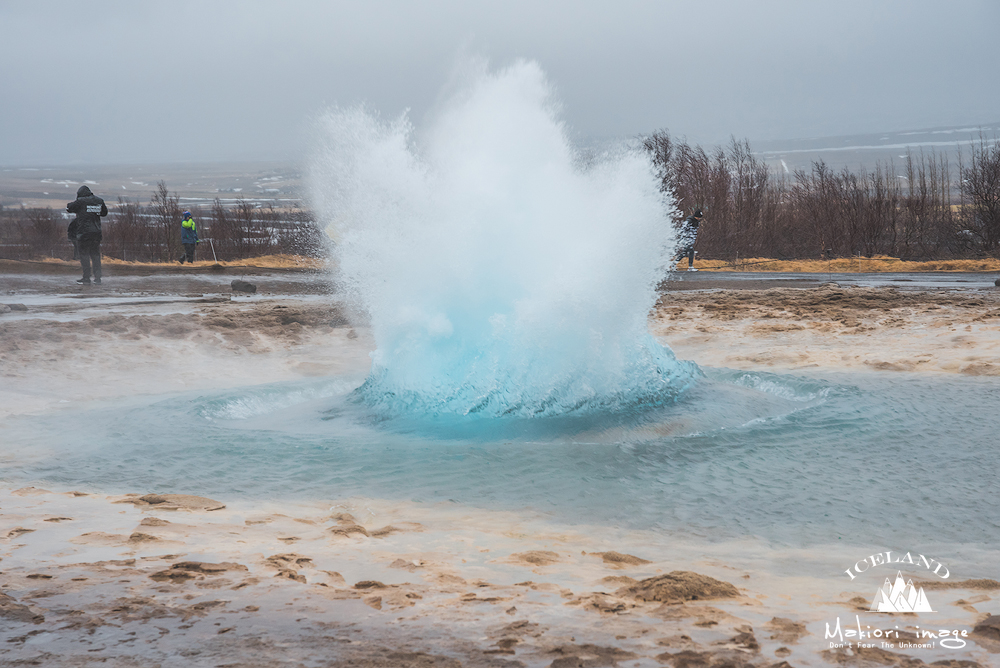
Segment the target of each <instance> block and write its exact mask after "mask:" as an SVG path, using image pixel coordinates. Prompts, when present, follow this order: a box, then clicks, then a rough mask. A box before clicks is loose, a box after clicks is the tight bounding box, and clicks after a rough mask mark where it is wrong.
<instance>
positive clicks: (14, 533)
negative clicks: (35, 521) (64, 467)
mask: <svg viewBox="0 0 1000 668" xmlns="http://www.w3.org/2000/svg"><path fill="white" fill-rule="evenodd" d="M33 531H34V529H25V528H24V527H14V528H13V529H9V530H7V531H5V532H3V533H0V538H4V539H7V540H10V539H11V538H17V537H18V536H20V535H21V534H25V533H31V532H33Z"/></svg>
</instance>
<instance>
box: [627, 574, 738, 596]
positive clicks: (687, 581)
mask: <svg viewBox="0 0 1000 668" xmlns="http://www.w3.org/2000/svg"><path fill="white" fill-rule="evenodd" d="M616 593H617V594H618V595H619V596H629V597H632V598H635V599H636V600H639V601H647V602H648V601H660V602H662V603H679V602H682V601H705V600H710V599H715V598H735V597H737V596H739V595H740V592H739V590H738V589H737V588H736V587H734V586H733V585H731V584H729V583H728V582H723V581H722V580H716V579H715V578H712V577H709V576H707V575H700V574H698V573H694V572H691V571H673V572H671V573H667V574H666V575H657V576H655V577H651V578H646V579H645V580H640V581H639V582H638V583H637V584H635V585H632V586H631V587H622V588H621V589H619V590H618V591H617V592H616Z"/></svg>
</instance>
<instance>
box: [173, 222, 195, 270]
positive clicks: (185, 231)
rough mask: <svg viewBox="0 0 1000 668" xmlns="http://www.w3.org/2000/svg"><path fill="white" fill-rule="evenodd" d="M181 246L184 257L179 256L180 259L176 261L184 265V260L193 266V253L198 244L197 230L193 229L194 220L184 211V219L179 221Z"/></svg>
mask: <svg viewBox="0 0 1000 668" xmlns="http://www.w3.org/2000/svg"><path fill="white" fill-rule="evenodd" d="M181 244H183V245H184V255H181V259H179V260H177V261H178V262H180V263H181V264H184V260H187V261H188V262H190V263H191V264H194V251H195V248H196V247H197V244H198V230H197V228H196V227H195V224H194V218H192V217H191V212H190V211H185V212H184V218H183V219H181Z"/></svg>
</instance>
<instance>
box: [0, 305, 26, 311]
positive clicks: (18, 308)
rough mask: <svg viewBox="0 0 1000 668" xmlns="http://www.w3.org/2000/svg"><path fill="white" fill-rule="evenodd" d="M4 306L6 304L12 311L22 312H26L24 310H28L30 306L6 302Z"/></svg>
mask: <svg viewBox="0 0 1000 668" xmlns="http://www.w3.org/2000/svg"><path fill="white" fill-rule="evenodd" d="M4 306H6V307H7V308H8V309H10V310H11V311H21V312H24V311H27V310H28V307H27V306H25V305H24V304H4Z"/></svg>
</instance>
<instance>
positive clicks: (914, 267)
mask: <svg viewBox="0 0 1000 668" xmlns="http://www.w3.org/2000/svg"><path fill="white" fill-rule="evenodd" d="M694 266H695V268H696V269H698V270H699V271H701V270H704V271H756V272H801V273H817V274H820V273H838V274H849V273H875V272H922V271H955V272H963V271H997V272H1000V259H997V258H987V259H983V260H931V261H927V262H910V261H904V260H900V259H899V258H895V257H888V256H885V255H876V256H874V257H870V258H868V257H862V258H857V257H845V258H836V259H833V260H773V259H769V258H763V257H750V258H740V261H739V263H738V264H737V263H730V262H726V261H724V260H696V261H695V263H694ZM677 269H678V270H683V269H687V260H683V261H682V262H681V263H680V264H678V265H677Z"/></svg>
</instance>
